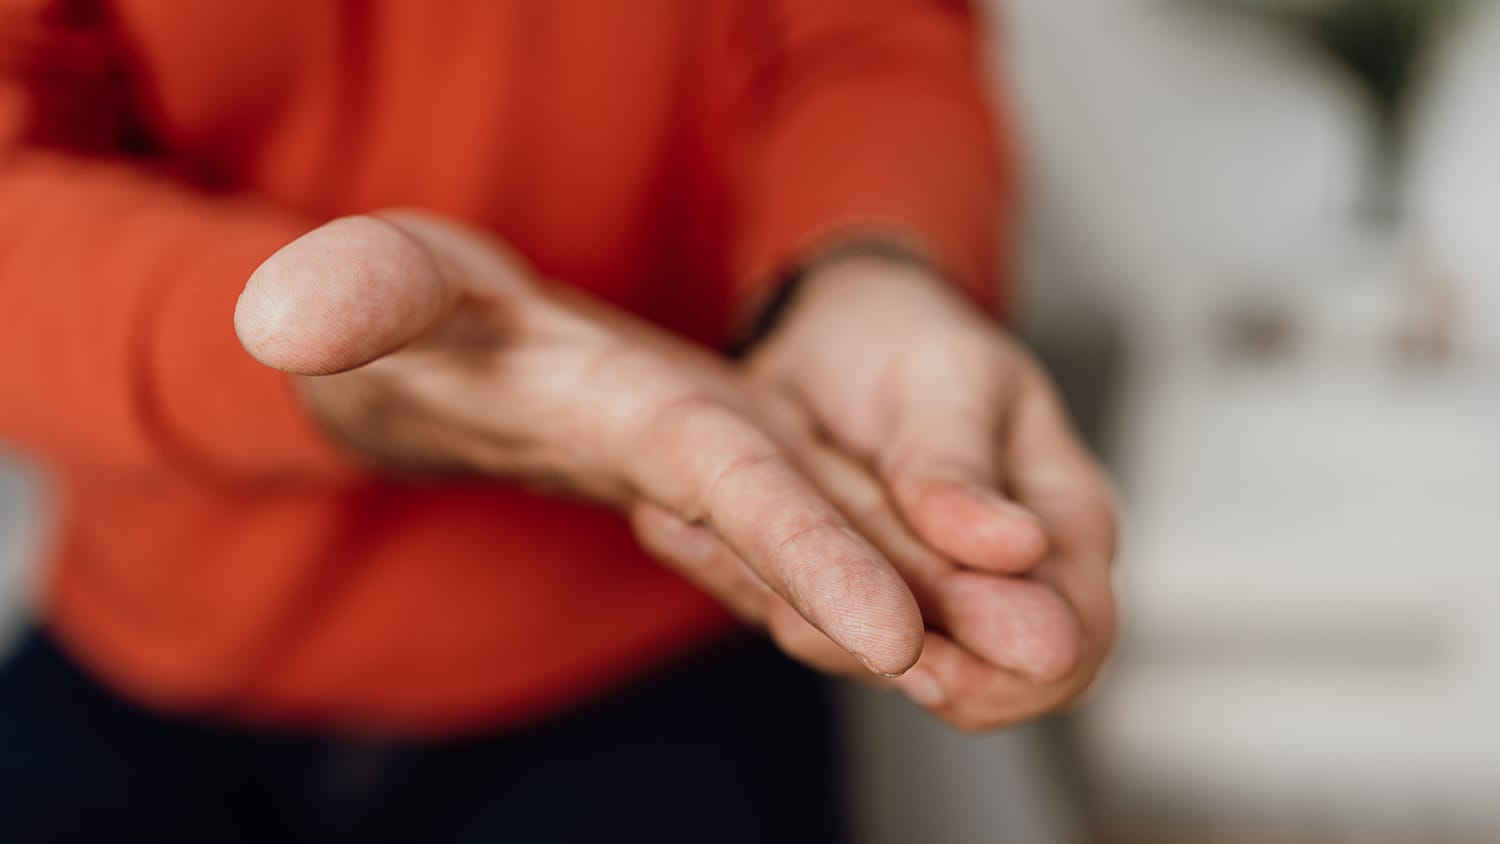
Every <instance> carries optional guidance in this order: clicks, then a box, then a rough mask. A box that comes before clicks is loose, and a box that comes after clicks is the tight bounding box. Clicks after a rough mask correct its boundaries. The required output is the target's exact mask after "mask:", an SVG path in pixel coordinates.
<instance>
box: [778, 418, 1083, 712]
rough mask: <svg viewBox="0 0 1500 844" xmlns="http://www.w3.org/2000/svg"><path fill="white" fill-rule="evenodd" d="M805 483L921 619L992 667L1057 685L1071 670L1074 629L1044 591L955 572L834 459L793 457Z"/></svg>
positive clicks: (835, 455) (876, 488)
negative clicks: (894, 580) (878, 558)
mask: <svg viewBox="0 0 1500 844" xmlns="http://www.w3.org/2000/svg"><path fill="white" fill-rule="evenodd" d="M799 457H800V462H801V465H802V466H803V467H804V468H805V470H806V471H807V472H808V475H809V477H810V478H811V479H812V480H813V481H814V482H815V483H816V484H817V485H818V487H819V488H820V489H821V490H822V491H823V492H824V494H826V495H827V496H828V497H829V499H830V500H831V501H832V502H833V503H834V504H835V506H837V507H838V508H839V510H840V511H842V512H843V513H844V514H845V515H846V516H848V517H849V518H850V520H851V521H852V522H853V523H854V525H855V527H856V528H857V529H858V530H859V531H860V533H862V534H863V535H864V536H866V537H867V538H869V539H870V541H871V542H873V543H874V544H875V546H876V547H877V548H879V549H880V550H881V551H882V552H884V553H885V555H886V557H887V558H888V559H889V560H890V561H891V564H892V565H893V566H894V567H895V568H896V570H897V572H898V573H900V574H901V575H902V577H903V578H905V580H906V582H907V584H908V585H909V586H910V587H911V589H912V593H913V595H914V596H915V597H916V599H917V604H918V606H919V607H920V608H921V610H922V615H923V618H925V619H927V621H928V623H929V624H932V625H936V626H937V627H940V628H941V629H943V630H946V631H947V632H948V633H949V634H950V635H951V636H952V637H953V638H955V639H957V640H958V641H960V642H962V643H963V644H964V646H965V647H967V648H968V649H970V650H971V651H973V652H974V654H975V655H976V656H978V657H980V658H981V659H983V660H984V661H986V662H988V663H990V664H991V665H994V666H998V667H1001V668H1005V669H1008V670H1010V671H1013V672H1016V673H1018V674H1021V675H1025V676H1028V677H1031V678H1033V679H1035V680H1037V681H1038V682H1044V683H1047V682H1058V681H1060V680H1062V679H1063V678H1065V677H1067V676H1068V675H1069V674H1070V673H1072V671H1073V670H1074V669H1075V667H1076V665H1077V661H1078V650H1079V642H1078V639H1079V629H1078V624H1077V622H1076V621H1075V620H1074V617H1073V613H1072V611H1071V610H1070V609H1069V607H1068V606H1067V605H1066V604H1065V603H1064V602H1063V601H1062V600H1061V599H1060V598H1059V597H1058V595H1057V593H1056V592H1054V591H1053V590H1052V589H1049V588H1048V587H1047V586H1045V585H1043V584H1041V583H1037V582H1034V581H1031V580H1027V579H1021V578H1015V577H1009V576H1003V575H996V574H992V573H987V572H977V571H972V570H967V569H962V568H959V567H955V566H954V565H952V564H951V563H949V562H948V561H946V560H943V559H941V558H940V557H939V556H938V555H937V554H936V553H935V551H933V550H932V549H930V548H929V547H928V546H926V545H925V544H923V543H922V542H921V541H920V540H919V539H917V538H916V536H914V535H913V534H912V533H911V531H910V530H908V528H907V527H906V525H905V524H903V522H902V520H901V518H900V517H899V516H898V514H897V513H896V511H895V509H894V507H893V506H892V505H891V502H890V501H889V499H888V498H887V496H886V493H885V490H884V489H882V488H881V486H880V484H878V483H877V482H876V481H875V479H874V478H872V477H870V475H869V473H868V472H866V471H865V470H864V469H863V468H861V467H860V466H859V465H857V464H856V463H854V462H853V461H852V460H850V459H849V458H848V457H846V456H844V455H843V454H841V453H839V452H838V451H836V450H834V449H832V448H829V447H827V446H825V445H821V444H808V445H806V446H805V447H804V448H803V453H802V454H801V455H799Z"/></svg>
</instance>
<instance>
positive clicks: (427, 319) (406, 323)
mask: <svg viewBox="0 0 1500 844" xmlns="http://www.w3.org/2000/svg"><path fill="white" fill-rule="evenodd" d="M417 231H419V230H417V229H413V228H412V227H408V226H405V225H403V224H402V223H401V222H399V221H397V220H392V219H387V218H384V217H375V216H364V215H361V216H355V217H342V218H340V219H337V220H334V221H332V222H330V223H327V224H326V225H323V226H321V227H319V228H317V229H314V230H313V231H311V232H309V233H307V234H305V235H303V236H302V237H300V238H298V239H296V240H294V241H292V242H291V243H290V244H288V245H286V246H285V247H283V248H282V249H281V250H279V251H278V252H277V253H276V254H275V255H272V256H271V257H270V258H268V259H267V260H266V262H265V263H263V264H261V265H260V267H259V268H258V269H257V270H256V271H255V272H254V273H253V274H252V275H251V276H250V280H249V282H248V283H247V284H246V285H245V290H244V292H242V293H241V294H240V299H239V303H238V304H237V305H236V307H235V312H234V328H235V332H236V334H238V336H239V339H240V343H241V344H242V345H244V347H245V350H246V351H248V352H249V353H250V354H251V355H252V356H253V357H254V358H255V359H256V360H258V361H260V362H261V363H264V364H266V365H267V366H270V367H272V368H274V369H279V370H282V371H284V372H290V373H294V374H298V375H330V374H333V373H336V372H343V371H345V370H348V369H353V368H355V367H358V366H362V365H364V364H366V363H369V362H371V361H373V360H375V359H377V358H380V357H383V356H385V355H387V354H390V353H391V352H393V351H396V350H397V349H400V348H401V347H403V346H405V345H407V344H408V343H410V342H412V341H413V340H415V339H417V338H418V337H421V336H422V335H423V334H424V333H426V332H427V331H429V330H431V329H432V328H433V327H434V326H435V325H437V324H438V323H439V322H440V321H441V320H442V319H443V317H444V316H446V315H447V313H448V312H449V311H450V310H451V309H452V307H453V305H454V303H455V302H456V301H457V299H458V297H459V294H460V291H459V289H458V287H457V285H456V284H455V283H454V281H453V279H452V274H451V273H450V272H449V271H448V270H447V267H446V266H445V262H444V260H443V259H442V257H441V253H440V252H439V251H438V250H437V249H435V248H434V247H433V246H432V245H430V238H426V237H424V236H423V235H421V234H418V233H416V232H417Z"/></svg>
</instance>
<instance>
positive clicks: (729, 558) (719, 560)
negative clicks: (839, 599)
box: [630, 502, 872, 680]
mask: <svg viewBox="0 0 1500 844" xmlns="http://www.w3.org/2000/svg"><path fill="white" fill-rule="evenodd" d="M630 521H631V526H632V527H633V528H634V529H635V533H636V537H637V539H639V540H640V542H641V544H642V545H643V546H644V547H645V548H646V550H647V551H649V552H651V554H652V555H653V556H655V557H656V558H657V559H658V560H660V561H662V562H663V563H665V564H666V565H668V566H669V567H671V568H672V569H673V570H675V571H677V572H678V573H679V574H681V575H683V576H684V577H685V578H686V579H688V580H689V581H690V582H692V583H694V584H695V585H697V586H698V587H699V588H701V589H703V590H704V591H705V592H707V593H708V594H710V595H712V596H714V598H715V599H717V600H718V601H720V602H721V603H723V604H725V605H726V606H727V607H729V609H730V610H731V611H732V612H734V613H735V615H737V616H738V617H739V618H740V619H741V620H743V621H745V622H747V623H750V624H754V625H756V626H763V627H765V628H766V630H767V632H768V633H769V634H770V636H771V639H772V640H773V641H775V642H776V645H777V647H779V648H780V649H781V650H782V652H783V653H785V654H786V655H787V656H790V657H791V658H793V659H795V660H797V661H798V662H801V663H802V664H804V665H807V666H808V667H810V668H813V669H815V670H818V671H821V672H823V673H825V674H832V675H835V676H840V677H848V678H851V679H857V680H863V679H866V678H870V677H871V676H872V675H871V674H870V671H869V669H867V668H865V667H864V666H862V665H860V664H859V662H858V661H857V660H855V658H854V657H853V656H851V655H850V654H849V652H848V651H846V650H844V649H843V648H841V647H839V646H838V644H836V643H835V642H834V641H833V640H832V639H830V638H828V636H827V635H825V634H824V633H823V632H822V631H820V630H818V629H817V628H816V627H813V626H812V625H811V624H810V623H808V621H807V619H805V618H803V617H802V614H801V613H799V612H797V611H796V610H795V609H793V608H792V606H791V605H790V604H788V603H787V602H786V601H784V600H782V599H781V598H780V597H779V596H777V595H775V594H774V593H772V592H771V591H770V589H768V588H767V587H766V586H765V584H763V583H761V582H760V581H759V580H758V579H756V577H755V575H754V574H753V573H752V572H750V571H749V569H748V567H746V565H745V564H744V561H742V560H740V559H739V557H738V555H736V554H735V553H734V552H733V551H732V550H730V549H729V547H728V546H726V545H725V544H724V543H722V542H720V541H719V539H718V537H716V536H714V534H713V532H712V531H710V530H708V529H707V528H702V527H696V526H694V525H689V524H687V523H686V522H683V521H682V520H680V519H678V518H677V517H676V516H674V515H672V514H671V513H669V512H667V511H666V510H663V509H662V508H660V507H658V506H656V505H655V504H651V503H650V502H641V503H639V504H637V505H636V506H634V507H632V508H631V512H630Z"/></svg>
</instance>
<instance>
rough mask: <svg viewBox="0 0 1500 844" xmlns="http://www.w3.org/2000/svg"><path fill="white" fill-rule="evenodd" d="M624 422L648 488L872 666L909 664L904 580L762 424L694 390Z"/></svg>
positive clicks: (892, 670)
mask: <svg viewBox="0 0 1500 844" xmlns="http://www.w3.org/2000/svg"><path fill="white" fill-rule="evenodd" d="M633 428H634V430H633V432H632V434H631V435H630V436H628V437H627V438H626V440H625V441H624V442H623V443H622V447H623V452H622V454H621V460H622V463H623V464H624V466H625V467H626V468H625V475H626V477H629V478H631V480H632V481H633V482H634V483H635V484H636V485H637V487H638V488H639V489H640V490H642V492H643V493H644V494H645V495H646V497H648V498H651V499H653V500H655V501H658V502H660V503H661V504H662V505H664V506H665V507H666V509H668V510H670V511H672V512H674V513H677V514H679V515H680V516H682V517H683V518H684V519H685V520H686V521H690V522H701V523H703V524H705V525H706V526H708V527H709V528H711V529H712V530H713V532H714V533H715V534H716V535H718V536H719V537H720V538H721V539H723V540H724V542H725V543H726V544H727V545H729V547H730V548H732V549H733V550H734V551H735V553H737V554H738V555H739V556H740V557H741V558H742V559H743V560H745V562H746V563H747V564H748V565H749V566H750V568H751V569H752V570H753V571H754V572H755V573H756V574H757V575H758V576H759V577H760V578H761V580H763V581H764V582H765V583H766V585H768V586H769V587H770V588H771V589H772V590H773V591H774V592H776V594H778V595H780V596H782V597H783V598H785V599H786V601H787V603H789V604H790V605H791V606H792V607H794V608H795V609H796V610H797V611H798V612H799V613H801V614H802V616H803V617H805V618H806V619H807V620H808V621H810V622H811V623H812V624H813V626H815V627H816V628H818V629H819V630H821V631H822V632H823V633H825V634H826V635H827V636H828V637H829V638H830V639H832V640H833V641H834V642H835V643H837V644H838V645H839V646H840V647H842V648H844V649H845V650H847V651H849V652H850V653H851V654H853V655H854V656H855V657H856V658H857V659H859V660H860V661H861V662H862V663H863V664H864V665H866V666H867V667H868V668H869V669H870V670H871V671H874V672H876V673H879V674H886V675H896V674H900V673H901V672H903V671H905V670H906V669H907V668H909V667H911V665H912V664H913V663H914V662H916V659H917V656H918V655H919V654H920V653H921V649H922V619H921V614H920V613H919V612H918V610H917V606H916V601H915V600H914V599H913V597H912V594H911V592H910V590H909V589H907V587H906V584H905V583H904V582H903V581H902V580H901V577H900V576H899V575H898V574H897V573H896V572H895V570H894V569H892V568H891V566H890V563H889V562H887V561H886V560H885V558H884V557H883V556H882V555H881V554H880V552H879V551H877V550H876V549H875V548H874V547H873V546H872V545H870V543H869V542H868V541H866V540H865V539H864V538H863V537H861V536H860V535H859V534H858V533H856V532H855V531H854V530H853V528H852V527H851V526H850V525H849V523H848V521H847V520H846V519H845V518H844V517H843V516H842V515H841V514H840V513H839V512H838V510H836V509H835V508H834V507H833V506H832V505H831V504H829V503H828V501H826V500H825V499H824V498H823V497H822V496H821V495H819V494H818V492H817V491H816V490H815V489H814V488H813V487H812V485H811V484H809V483H808V482H807V480H806V479H805V478H804V477H803V476H802V474H801V473H800V472H798V471H797V469H796V468H794V467H793V466H792V464H791V463H789V462H788V461H787V459H786V457H785V455H784V454H783V453H782V452H781V451H780V450H779V449H778V448H777V447H776V445H775V444H774V443H773V442H772V441H771V439H770V438H769V437H768V436H766V435H765V434H764V433H763V432H762V431H761V430H760V429H759V428H757V427H756V426H754V425H752V424H751V423H750V422H748V421H747V420H746V419H744V418H743V417H742V416H740V415H739V414H738V413H736V412H735V411H733V410H730V409H729V408H728V407H726V406H724V405H723V404H720V403H719V402H717V401H713V400H709V399H702V398H696V397H688V398H685V399H684V398H677V399H672V400H668V401H667V402H665V403H664V404H659V405H657V406H656V407H655V408H654V409H652V410H651V411H650V412H649V413H647V414H645V415H644V416H643V417H642V418H640V419H638V420H637V424H636V425H635V426H633Z"/></svg>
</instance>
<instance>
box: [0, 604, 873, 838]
mask: <svg viewBox="0 0 1500 844" xmlns="http://www.w3.org/2000/svg"><path fill="white" fill-rule="evenodd" d="M826 693H827V690H826V688H825V687H824V686H823V685H822V683H821V681H820V680H818V679H817V678H815V677H813V676H812V675H811V674H809V673H808V672H806V671H804V670H803V669H801V668H799V667H796V666H794V665H792V664H791V663H790V662H788V661H787V660H785V659H784V658H782V657H781V656H779V655H778V654H776V653H775V652H773V651H772V650H770V649H769V648H768V647H767V646H765V645H763V644H760V643H748V642H740V643H737V644H735V645H733V646H729V647H726V648H724V649H721V650H720V651H719V652H717V653H715V654H714V655H713V656H711V657H707V658H701V659H699V660H697V661H695V662H693V663H692V664H689V665H686V666H683V667H679V668H677V669H676V670H674V671H671V672H669V673H666V674H664V675H663V676H660V677H657V678H655V679H653V680H650V681H647V682H644V683H641V684H640V685H638V686H637V687H635V688H633V689H630V690H627V691H625V692H623V693H621V694H618V695H616V696H615V697H614V698H612V699H610V700H608V701H605V702H603V703H599V704H596V705H594V706H591V707H589V708H587V709H585V710H582V711H579V712H575V713H573V714H570V715H567V716H563V717H560V718H558V719H556V720H554V721H553V722H551V723H547V724H543V725H540V726H537V727H534V728H529V729H527V730H524V731H517V732H512V733H507V734H497V735H488V736H478V737H471V738H466V739H462V740H449V741H441V742H426V743H415V742H406V743H401V742H368V741H360V742H355V741H350V740H345V739H339V738H335V737H330V736H319V735H305V734H304V735H298V734H287V733H277V732H270V731H252V730H245V729H238V728H227V727H224V726H220V725H212V724H203V723H195V722H192V721H188V720H184V719H180V718H174V717H171V716H166V715H162V714H158V713H156V712H152V711H148V710H145V709H142V708H140V707H138V706H135V705H133V704H131V703H128V702H126V701H123V700H121V699H120V698H118V697H117V696H115V695H114V694H112V693H111V692H109V691H108V690H106V689H105V688H103V687H101V686H100V685H99V684H98V683H97V682H96V681H95V680H93V679H92V678H91V677H90V676H88V675H87V674H85V673H84V672H83V671H82V670H81V669H80V668H79V667H78V666H77V665H75V664H74V663H73V662H72V661H71V660H70V659H69V658H68V657H67V656H66V655H65V654H63V653H62V652H61V651H60V650H59V649H58V647H57V646H56V644H55V643H54V642H53V641H52V640H51V639H50V638H48V636H47V635H46V634H45V633H43V632H34V633H32V634H30V635H29V636H27V637H26V639H25V641H24V642H23V643H22V644H21V646H20V648H19V650H17V651H15V652H14V653H13V654H12V656H11V657H10V658H9V660H8V661H6V662H5V664H4V665H3V666H0V841H6V842H15V844H31V843H32V842H68V844H74V842H79V844H86V843H87V842H95V841H98V842H119V841H150V842H194V844H199V843H200V842H202V843H203V844H230V842H257V844H261V843H262V842H277V844H279V843H280V842H320V843H321V842H345V841H348V842H360V844H372V843H373V842H422V843H423V844H427V842H433V844H440V842H481V841H483V842H516V844H524V843H525V842H615V841H627V842H628V841H651V842H695V844H697V842H704V843H705V844H707V843H708V842H714V843H715V844H718V843H719V842H725V843H726V844H734V843H735V842H746V844H748V843H749V842H778V844H779V843H780V842H819V844H822V842H834V841H840V840H842V839H843V835H842V832H841V830H842V823H841V812H840V804H841V800H842V794H841V790H840V788H839V780H838V776H837V774H838V771H837V764H836V762H835V758H836V753H835V752H834V747H833V741H832V735H833V733H832V730H831V729H830V719H829V709H828V701H827V694H826Z"/></svg>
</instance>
